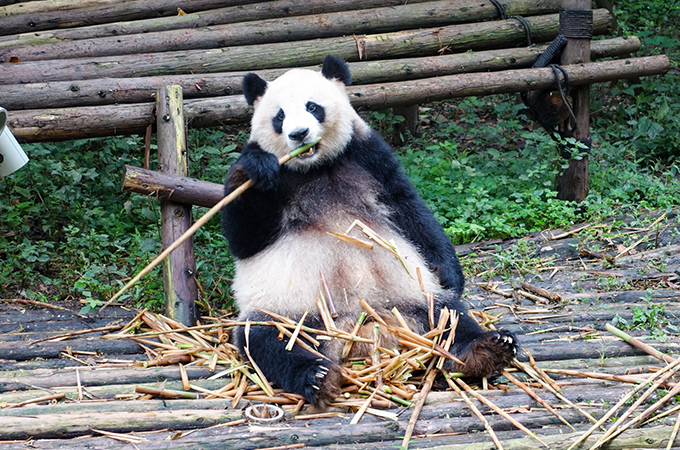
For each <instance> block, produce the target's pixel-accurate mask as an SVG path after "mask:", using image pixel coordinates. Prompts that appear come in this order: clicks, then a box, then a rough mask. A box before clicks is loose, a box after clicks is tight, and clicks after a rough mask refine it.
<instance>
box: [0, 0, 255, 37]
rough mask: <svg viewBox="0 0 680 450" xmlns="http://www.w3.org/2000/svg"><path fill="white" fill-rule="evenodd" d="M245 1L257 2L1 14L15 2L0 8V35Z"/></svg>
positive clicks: (139, 2)
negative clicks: (65, 12)
mask: <svg viewBox="0 0 680 450" xmlns="http://www.w3.org/2000/svg"><path fill="white" fill-rule="evenodd" d="M31 3H33V2H31ZM35 3H41V4H42V5H45V7H46V8H49V7H50V5H51V4H52V0H45V1H43V2H35ZM64 3H68V2H64ZM71 3H73V4H76V5H77V4H78V3H75V2H71ZM247 3H257V0H192V1H191V2H186V1H182V0H130V1H125V2H110V4H102V5H99V6H90V7H87V8H78V9H74V10H72V11H69V13H68V14H64V12H63V11H58V10H57V11H50V10H43V11H38V12H34V13H29V14H13V15H8V14H7V13H5V10H6V8H13V7H15V6H18V5H12V6H4V7H0V34H3V35H5V34H17V33H34V32H36V31H42V30H50V29H53V28H66V27H83V26H87V25H95V24H99V23H110V22H120V21H125V20H135V19H148V18H150V17H163V16H171V15H176V14H177V8H181V9H182V10H183V11H184V12H188V13H192V12H196V11H203V10H206V9H213V8H221V7H225V6H231V5H243V4H247ZM3 16H4V17H3Z"/></svg>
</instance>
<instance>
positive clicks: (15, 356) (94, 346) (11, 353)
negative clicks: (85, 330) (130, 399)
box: [0, 338, 140, 361]
mask: <svg viewBox="0 0 680 450" xmlns="http://www.w3.org/2000/svg"><path fill="white" fill-rule="evenodd" d="M67 347H69V348H71V350H73V351H83V352H100V353H102V354H104V355H129V354H139V352H140V347H139V344H137V343H136V342H132V341H118V342H115V341H112V340H107V339H100V338H84V339H73V340H69V341H63V342H41V343H39V344H35V345H32V346H30V347H29V346H27V345H20V344H18V343H16V342H0V355H2V359H4V360H14V361H26V360H29V359H35V358H44V359H49V358H59V356H60V355H61V352H64V351H66V348H67Z"/></svg>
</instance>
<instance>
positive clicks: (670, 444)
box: [666, 414, 680, 450]
mask: <svg viewBox="0 0 680 450" xmlns="http://www.w3.org/2000/svg"><path fill="white" fill-rule="evenodd" d="M678 431H680V414H678V417H677V418H676V419H675V425H673V431H672V432H671V437H670V438H668V445H667V446H666V450H671V448H673V442H675V438H676V437H677V435H678Z"/></svg>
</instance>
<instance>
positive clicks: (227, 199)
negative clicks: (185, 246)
mask: <svg viewBox="0 0 680 450" xmlns="http://www.w3.org/2000/svg"><path fill="white" fill-rule="evenodd" d="M318 143H319V141H318V140H317V141H316V142H312V143H310V144H306V145H303V146H301V147H298V148H296V149H295V150H293V151H292V152H290V153H289V154H287V155H284V156H282V157H281V158H279V165H283V164H285V163H287V162H288V161H290V160H291V159H293V158H295V157H296V156H298V155H300V154H302V153H304V152H306V151H307V150H309V149H310V148H312V147H314V146H315V145H316V144H318ZM252 185H253V182H252V180H248V181H246V182H245V183H243V184H242V185H241V186H239V187H237V188H236V189H234V190H233V191H232V192H231V193H230V194H229V195H227V196H226V197H224V198H223V199H222V200H221V201H220V202H219V203H217V204H216V205H215V206H213V207H212V208H210V210H209V211H208V212H206V213H205V214H203V216H202V217H201V218H200V219H198V220H197V221H196V223H194V224H193V225H192V226H191V227H190V228H189V229H188V230H187V231H185V232H184V234H182V236H180V237H179V238H178V239H177V240H176V241H175V242H173V243H172V244H170V245H169V246H168V248H166V249H165V250H164V251H163V252H161V254H160V255H158V256H157V257H156V259H154V260H153V261H152V262H151V263H149V264H148V265H147V266H146V267H145V268H144V269H142V271H141V272H139V273H138V274H137V275H135V276H134V277H133V278H132V279H131V280H130V281H128V282H127V284H126V285H125V286H123V287H122V288H121V289H120V290H119V291H118V292H116V293H115V294H114V295H113V297H111V298H110V299H109V300H108V301H107V302H106V303H104V304H103V305H102V307H101V308H100V310H99V311H103V310H104V309H105V308H106V307H107V306H108V305H110V304H111V303H112V302H113V301H115V300H117V299H118V298H120V296H121V295H123V294H124V293H125V292H127V290H128V289H130V288H131V287H132V286H134V285H135V284H137V282H138V281H139V280H140V279H141V278H142V277H143V276H144V275H146V274H147V273H149V272H151V270H153V268H154V267H156V266H157V265H158V264H160V263H161V262H162V261H163V260H164V259H165V258H166V257H167V256H168V255H169V254H170V253H172V251H173V250H174V249H176V248H177V247H179V246H180V245H182V243H183V242H184V241H186V240H187V239H189V238H190V237H191V236H193V235H194V233H196V231H198V230H199V229H200V228H201V227H202V226H203V225H205V224H206V222H208V220H210V218H211V217H213V216H214V215H215V214H217V213H218V212H220V211H221V210H222V208H224V206H226V205H228V204H229V203H231V202H232V201H233V200H234V199H235V198H237V197H238V196H239V195H241V194H242V193H243V192H245V191H246V190H247V189H248V188H250V187H251V186H252Z"/></svg>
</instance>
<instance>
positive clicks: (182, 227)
mask: <svg viewBox="0 0 680 450" xmlns="http://www.w3.org/2000/svg"><path fill="white" fill-rule="evenodd" d="M183 106H184V98H183V97H182V87H181V86H168V87H164V88H161V89H159V90H158V93H157V95H156V108H157V113H156V115H157V118H156V127H157V130H158V131H157V132H156V135H157V139H158V169H159V171H160V172H161V173H165V174H168V175H175V176H180V177H183V176H187V173H188V169H189V160H188V157H187V147H186V133H185V123H184V107H183ZM192 223H193V219H192V216H191V205H186V204H182V203H176V202H174V201H170V200H161V240H162V242H163V248H164V249H165V248H167V247H169V246H170V244H172V243H173V242H175V240H177V239H178V238H179V237H180V236H182V235H183V234H184V232H185V231H187V230H188V229H189V227H191V225H192ZM163 287H164V289H163V290H164V292H165V313H166V314H167V316H168V317H170V318H171V319H173V320H176V321H177V322H180V323H182V324H184V325H186V326H189V327H191V326H194V325H195V324H196V315H197V311H196V300H197V299H198V287H197V286H196V257H195V255H194V241H193V238H189V239H187V240H186V241H185V242H184V243H182V244H181V245H180V246H179V247H177V248H176V249H175V250H174V251H173V252H172V253H170V254H169V255H168V257H167V258H165V260H163Z"/></svg>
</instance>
